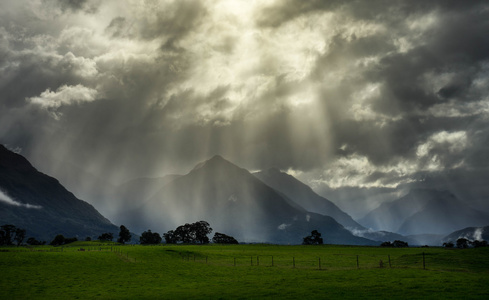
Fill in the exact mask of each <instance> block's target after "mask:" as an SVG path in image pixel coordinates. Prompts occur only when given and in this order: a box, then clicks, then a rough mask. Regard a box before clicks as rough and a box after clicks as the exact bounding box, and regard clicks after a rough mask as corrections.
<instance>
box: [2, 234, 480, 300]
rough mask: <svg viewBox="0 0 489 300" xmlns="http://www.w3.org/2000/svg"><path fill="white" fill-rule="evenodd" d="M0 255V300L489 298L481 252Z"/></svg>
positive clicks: (271, 248)
mask: <svg viewBox="0 0 489 300" xmlns="http://www.w3.org/2000/svg"><path fill="white" fill-rule="evenodd" d="M81 248H83V249H85V251H79V250H80V249H81ZM0 251H1V252H0V268H1V272H2V275H1V277H0V278H1V279H0V298H1V299H92V298H99V299H263V298H273V299H297V298H303V299H312V298H320V299H321V298H325V299H328V298H356V299H365V298H372V299H383V298H384V299H385V298H391V299H392V298H394V299H399V298H407V299H409V298H414V299H420V298H429V299H438V298H439V299H446V298H463V299H470V298H474V299H477V298H485V299H488V298H489V248H477V249H464V250H459V249H451V250H449V249H443V248H404V249H390V248H389V249H388V248H377V247H348V246H327V245H325V246H276V245H229V246H222V245H206V246H189V245H178V246H177V245H173V246H167V245H160V246H140V245H138V246H119V245H117V244H105V245H100V244H97V243H96V242H76V243H73V244H71V245H69V246H65V247H63V248H60V247H58V248H53V247H50V246H42V247H35V248H32V249H27V248H16V247H14V248H2V249H0ZM423 252H424V253H425V255H424V257H425V269H423ZM357 257H358V265H357ZM389 258H390V266H389ZM381 260H382V263H383V268H381V267H380V261H381Z"/></svg>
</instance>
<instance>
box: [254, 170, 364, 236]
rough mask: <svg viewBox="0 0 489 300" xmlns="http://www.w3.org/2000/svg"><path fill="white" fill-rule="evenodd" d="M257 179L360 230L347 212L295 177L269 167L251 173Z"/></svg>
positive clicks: (292, 198) (346, 225)
mask: <svg viewBox="0 0 489 300" xmlns="http://www.w3.org/2000/svg"><path fill="white" fill-rule="evenodd" d="M253 175H255V176H256V177H257V178H258V179H260V180H261V181H263V182H264V183H266V184H267V185H269V186H270V187H272V188H274V189H275V190H277V191H279V192H281V193H283V194H284V195H286V196H287V197H288V198H289V199H291V200H292V201H294V202H295V203H297V204H298V205H299V206H300V207H303V208H304V209H305V210H307V211H310V212H315V213H318V214H322V215H326V216H330V217H333V218H334V219H335V220H336V221H337V222H338V223H340V224H341V225H343V226H344V227H346V228H348V229H356V230H362V229H365V227H363V226H362V225H360V224H358V223H357V222H355V220H353V219H352V217H350V216H349V215H348V214H347V213H345V212H344V211H342V210H341V209H340V208H339V207H338V206H336V205H335V204H334V203H333V202H331V201H329V200H328V199H326V198H324V197H321V196H319V195H318V194H316V193H315V192H314V191H313V190H312V189H311V188H310V187H309V186H308V185H306V184H304V183H302V182H301V181H299V180H297V179H296V178H295V177H293V176H291V175H289V174H286V173H283V172H281V171H280V170H278V169H275V168H271V169H268V170H266V171H262V172H257V173H253Z"/></svg>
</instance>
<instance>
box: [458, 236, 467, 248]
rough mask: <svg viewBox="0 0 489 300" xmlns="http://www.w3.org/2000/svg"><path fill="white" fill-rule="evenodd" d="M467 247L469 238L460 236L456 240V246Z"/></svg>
mask: <svg viewBox="0 0 489 300" xmlns="http://www.w3.org/2000/svg"><path fill="white" fill-rule="evenodd" d="M468 247H469V240H468V239H464V238H460V239H458V240H457V248H460V249H465V248H468Z"/></svg>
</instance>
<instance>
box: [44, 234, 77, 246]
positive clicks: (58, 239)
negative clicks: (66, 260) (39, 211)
mask: <svg viewBox="0 0 489 300" xmlns="http://www.w3.org/2000/svg"><path fill="white" fill-rule="evenodd" d="M76 241H78V239H77V238H76V237H72V238H65V237H64V236H63V235H62V234H58V235H57V236H56V237H55V238H54V240H52V241H51V243H49V245H52V246H61V245H66V244H69V243H73V242H76Z"/></svg>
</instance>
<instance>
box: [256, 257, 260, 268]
mask: <svg viewBox="0 0 489 300" xmlns="http://www.w3.org/2000/svg"><path fill="white" fill-rule="evenodd" d="M256 265H257V266H259V265H260V256H258V255H257V256H256Z"/></svg>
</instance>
